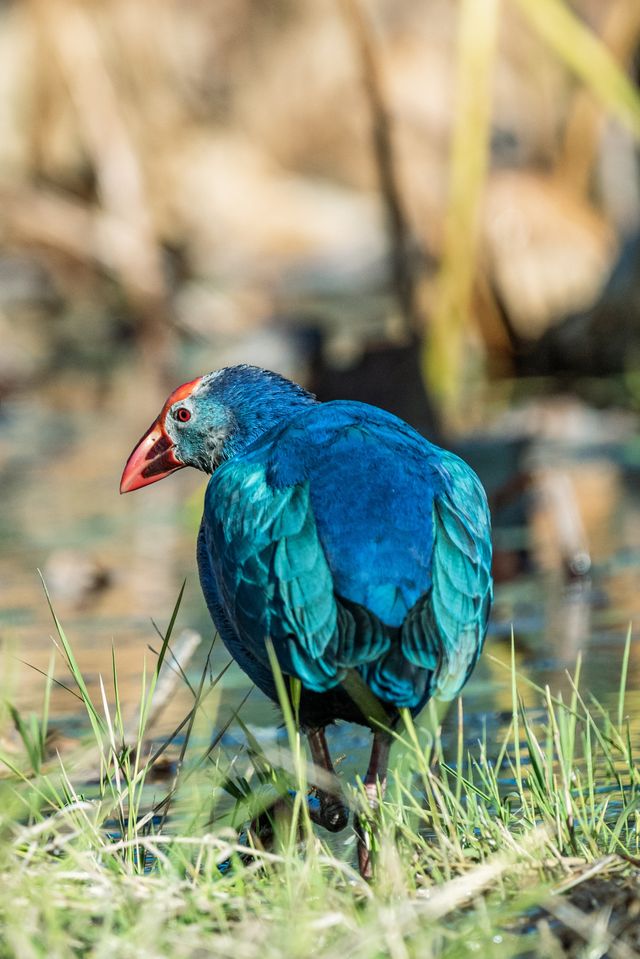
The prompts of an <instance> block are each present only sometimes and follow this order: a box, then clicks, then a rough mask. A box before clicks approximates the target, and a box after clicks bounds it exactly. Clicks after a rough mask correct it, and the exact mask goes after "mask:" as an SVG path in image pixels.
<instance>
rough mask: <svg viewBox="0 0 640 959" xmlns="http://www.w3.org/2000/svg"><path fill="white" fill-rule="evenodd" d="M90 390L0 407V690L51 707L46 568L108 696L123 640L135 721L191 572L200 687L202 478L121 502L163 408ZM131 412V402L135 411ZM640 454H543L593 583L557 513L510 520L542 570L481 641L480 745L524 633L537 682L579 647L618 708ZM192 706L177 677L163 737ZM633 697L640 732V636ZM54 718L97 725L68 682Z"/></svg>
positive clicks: (342, 732)
mask: <svg viewBox="0 0 640 959" xmlns="http://www.w3.org/2000/svg"><path fill="white" fill-rule="evenodd" d="M87 397H88V398H87V402H86V403H85V404H83V407H82V409H80V410H78V408H77V402H76V401H75V400H74V404H73V407H71V405H70V404H69V405H68V404H67V403H66V402H65V398H64V396H62V397H60V396H59V395H57V394H56V395H50V396H45V395H42V396H41V397H40V398H39V400H38V401H33V400H31V401H28V402H27V401H26V400H24V401H22V402H14V403H12V404H10V405H7V406H6V407H4V408H3V412H2V416H1V417H0V483H1V488H2V493H3V497H2V498H3V510H2V513H1V515H0V657H1V660H0V662H1V666H2V675H3V686H4V687H5V689H7V690H8V694H9V696H10V698H11V699H12V700H13V701H14V702H16V703H17V705H18V706H19V707H20V709H21V710H24V711H25V712H29V711H30V710H35V711H39V709H40V704H41V700H42V695H43V689H44V679H43V677H42V675H41V674H40V673H39V672H37V671H36V670H37V669H40V670H46V669H47V668H48V665H49V661H50V657H51V655H52V652H53V651H54V648H55V647H54V645H53V643H52V639H51V636H52V633H53V623H52V619H51V615H50V612H49V610H48V607H47V602H46V599H45V596H44V593H43V590H42V585H41V583H40V580H39V577H38V574H37V569H41V570H42V571H43V574H44V577H45V580H46V581H47V584H48V586H49V589H50V591H51V595H52V601H53V603H54V606H55V609H56V612H57V615H58V617H59V619H60V620H61V621H62V623H63V625H64V628H65V630H66V633H67V635H68V637H69V639H70V641H71V643H72V645H73V648H74V650H75V654H76V658H77V660H78V662H79V664H80V666H81V668H82V669H83V671H84V673H85V676H86V678H87V680H88V684H89V688H90V690H91V691H92V692H93V693H95V694H97V692H98V677H99V676H100V675H102V676H103V677H104V678H105V683H106V686H107V689H108V690H111V689H112V684H111V679H110V676H111V648H112V644H113V647H114V649H115V654H116V660H117V666H118V679H119V687H120V696H121V699H122V703H123V709H124V713H125V716H128V717H130V718H131V720H133V719H134V717H135V712H136V706H137V703H138V701H139V693H140V684H141V674H142V665H143V661H144V660H145V658H146V661H147V668H151V667H152V666H153V663H154V660H155V656H154V654H153V653H152V652H151V651H150V650H149V649H148V647H149V646H152V647H154V648H155V649H157V648H158V647H159V642H160V641H159V639H158V635H157V633H156V631H155V629H154V626H153V624H152V620H154V621H155V623H157V624H158V626H159V627H160V628H161V629H162V628H163V627H164V626H166V624H167V622H168V620H169V617H170V615H171V611H172V608H173V605H174V603H175V600H176V597H177V594H178V591H179V588H180V585H181V583H182V581H183V580H185V579H186V583H187V585H186V590H185V596H184V602H183V604H182V608H181V610H180V614H179V619H178V623H177V632H178V633H179V632H180V630H181V629H184V628H191V629H195V630H197V631H198V632H199V633H201V634H202V637H203V641H202V643H201V646H200V648H199V651H198V653H197V654H196V655H195V656H194V658H193V660H192V661H191V663H190V666H189V669H188V675H189V676H190V677H192V678H193V680H194V681H197V678H198V676H199V674H200V671H201V668H202V663H203V659H204V656H206V652H207V650H208V648H209V645H210V640H211V637H212V634H213V631H212V627H211V625H210V622H209V620H208V616H207V613H206V609H205V607H204V602H203V600H202V597H201V595H200V590H199V586H198V582H197V573H196V567H195V557H194V544H195V536H196V531H197V526H198V521H199V512H200V502H201V499H202V492H203V489H204V480H203V477H201V476H200V475H198V474H196V473H195V472H194V471H190V470H185V471H183V472H181V473H179V474H177V475H176V476H173V477H171V478H170V479H168V480H166V481H164V482H162V483H159V484H157V485H155V486H151V487H149V488H148V489H145V490H142V491H139V492H136V493H134V494H131V495H128V496H126V497H120V496H119V494H118V483H119V478H120V473H121V470H122V466H123V464H124V461H125V459H126V457H127V455H128V453H129V451H130V449H131V447H132V446H133V444H134V443H135V441H136V439H137V438H138V436H139V434H140V433H141V432H142V431H143V429H144V428H145V426H146V425H147V421H148V420H150V419H151V416H152V413H153V406H152V405H151V404H150V405H149V408H146V409H144V410H140V409H139V408H138V407H137V406H136V405H135V404H134V403H133V402H129V399H128V398H127V397H125V398H123V399H122V401H121V403H122V405H121V406H120V408H118V404H115V403H114V402H113V401H109V402H108V403H107V402H103V401H98V400H97V399H96V397H95V395H93V394H91V393H90V392H88V393H87ZM98 399H99V398H98ZM123 409H128V410H129V413H128V416H127V417H126V418H125V417H123V415H122V410H123ZM634 449H635V447H634V444H633V439H632V437H630V438H628V439H625V438H624V437H622V438H618V439H616V440H615V441H612V442H608V443H607V445H606V447H603V446H602V444H601V445H599V446H595V445H593V446H589V445H587V446H585V444H584V442H582V443H581V444H578V445H574V446H573V447H571V446H570V445H569V444H561V445H560V446H558V444H557V443H556V445H555V447H553V446H551V447H549V449H548V450H547V454H548V456H550V457H551V458H552V459H554V458H555V460H556V461H557V460H558V457H560V458H561V459H562V460H563V462H564V464H565V465H566V468H567V470H568V471H569V473H570V474H571V475H572V476H573V477H574V478H575V489H576V491H577V494H576V495H577V497H578V501H579V505H580V510H581V512H582V515H583V519H584V524H585V527H586V531H587V534H588V539H589V544H590V548H591V550H592V555H593V559H594V565H593V568H592V570H591V574H590V576H589V577H588V578H587V579H584V580H581V581H577V582H574V583H569V584H567V583H566V582H565V580H564V578H563V575H562V574H561V572H560V571H559V569H558V568H557V566H558V564H557V563H555V562H554V559H553V555H552V553H553V550H552V549H551V548H550V546H549V542H546V543H545V531H544V528H545V521H544V517H543V515H542V512H541V511H539V510H538V511H537V512H536V514H535V515H534V518H533V525H532V528H531V529H530V530H528V531H525V530H517V529H515V530H511V531H510V534H512V535H513V537H514V538H515V539H518V538H519V539H520V540H521V541H527V542H528V541H535V543H536V547H535V553H534V560H535V562H536V563H537V565H538V570H537V572H534V573H531V574H529V575H526V576H521V577H519V578H518V579H516V580H514V581H512V582H509V583H503V584H499V585H498V587H497V589H496V602H495V609H494V614H493V619H492V625H491V630H490V635H489V639H488V642H487V646H486V652H485V655H484V656H483V657H482V660H481V662H480V664H479V666H478V668H477V669H476V671H475V673H474V675H473V677H472V678H471V680H470V682H469V683H468V685H467V687H466V689H465V693H464V700H463V703H464V714H465V736H466V738H467V739H468V740H469V741H470V742H473V741H474V740H476V739H477V738H479V737H480V736H481V735H482V732H483V730H484V729H486V730H487V732H488V735H489V738H491V737H492V736H493V735H494V733H495V735H496V736H497V734H498V732H499V730H500V728H501V727H502V726H503V725H504V723H505V722H507V721H508V717H509V715H510V711H511V690H510V680H509V674H508V670H507V669H506V668H505V666H506V665H508V663H509V660H510V636H511V629H512V627H513V632H514V637H515V644H516V660H517V665H518V669H519V671H520V672H521V673H522V674H523V676H524V677H527V678H528V679H531V680H533V681H534V682H535V683H537V684H538V685H542V686H544V685H545V684H548V685H549V686H550V688H551V690H552V692H557V691H559V690H562V689H568V682H567V679H566V670H567V669H573V667H574V664H575V661H576V657H577V655H578V653H580V654H581V655H582V657H583V666H582V688H583V689H585V690H587V691H588V692H590V693H592V694H593V695H594V696H595V697H596V698H598V699H599V700H600V701H601V702H603V703H605V704H613V702H614V701H615V700H616V697H617V690H618V682H619V674H620V664H621V658H622V650H623V645H624V640H625V635H626V631H627V626H628V624H629V622H631V621H633V620H634V618H636V617H637V613H638V611H639V609H640V590H639V586H640V495H639V494H638V492H637V489H636V487H637V482H636V473H635V467H634V466H633V462H634V456H633V451H634ZM628 463H631V464H632V465H631V466H628V465H625V464H628ZM534 512H535V511H534ZM547 525H548V524H547ZM547 533H548V530H547ZM501 535H503V536H504V535H505V533H504V531H502V533H501ZM547 539H548V540H549V537H548V536H547ZM552 539H553V537H551V538H550V540H552ZM550 540H549V541H550ZM227 660H228V657H227V655H226V653H225V651H224V649H223V648H222V647H221V645H220V644H219V643H218V644H217V645H216V647H215V648H214V651H213V654H212V671H213V672H214V673H215V672H217V671H218V670H219V669H220V668H222V666H223V665H224V664H225V663H226V662H227ZM26 663H28V664H29V665H25V664H26ZM56 663H57V665H56V672H55V675H56V678H57V679H58V680H60V681H61V682H69V675H68V671H67V670H66V669H65V667H64V664H63V661H62V658H61V656H60V655H59V654H56ZM33 667H35V668H33ZM220 689H221V692H220V695H219V696H217V695H216V696H213V697H211V708H210V712H211V716H212V722H215V724H216V725H217V726H218V727H220V726H221V725H222V724H223V723H224V721H225V720H226V718H227V717H228V716H229V715H230V713H231V711H232V710H233V709H234V708H235V707H236V706H237V705H238V704H239V703H240V701H241V700H242V698H243V697H244V695H245V694H246V692H247V689H248V683H247V680H246V679H245V677H244V676H243V674H242V673H241V672H240V670H239V669H238V668H237V667H236V666H232V667H231V668H230V669H229V671H228V672H227V673H226V674H225V677H224V680H223V682H222V683H221V687H220ZM521 692H522V695H523V698H524V701H525V705H527V706H528V707H530V708H531V709H535V708H537V707H538V706H539V705H540V696H539V694H537V693H536V692H535V691H534V690H532V689H529V688H527V687H526V685H525V684H524V683H523V684H522V688H521ZM191 701H192V700H191V693H190V692H189V691H188V690H187V689H186V688H185V687H184V686H182V685H179V686H178V687H177V688H176V692H175V695H174V696H173V697H172V699H171V700H170V702H169V704H168V705H167V708H166V709H165V711H164V712H163V714H162V716H161V717H160V719H159V721H158V724H157V727H156V728H155V729H154V732H155V733H156V734H157V735H158V736H160V735H161V734H162V732H163V731H166V730H169V729H172V728H173V727H174V726H175V725H176V723H177V722H178V721H179V720H180V719H182V717H183V716H184V715H185V713H186V712H187V710H188V708H189V706H190V704H191ZM626 705H627V711H628V712H629V714H630V715H632V717H633V718H634V723H635V722H637V724H638V725H640V646H639V645H638V644H637V643H635V642H634V643H633V644H632V648H631V659H630V666H629V691H628V694H627V700H626ZM453 712H455V710H454V711H452V713H453ZM51 715H52V717H53V719H52V725H53V726H54V727H55V728H56V730H57V733H58V735H59V737H60V742H61V743H64V742H65V741H67V740H68V739H73V738H75V737H76V736H77V735H78V734H79V733H80V732H81V731H82V730H83V729H84V725H83V724H84V717H83V713H82V707H81V705H80V704H79V703H78V701H77V700H76V699H74V697H73V696H72V695H71V694H70V693H69V692H67V691H66V690H64V689H61V688H59V687H55V688H54V691H53V697H52V704H51ZM242 715H243V717H244V720H245V722H247V723H248V724H250V725H251V726H252V727H255V728H256V729H257V730H259V729H262V730H263V731H264V732H263V735H268V732H267V731H268V730H273V729H274V727H275V725H276V722H277V717H276V712H275V710H274V708H273V706H272V705H271V704H269V703H268V702H266V701H265V700H264V698H263V697H262V696H261V695H260V694H259V693H258V692H257V691H254V692H253V693H252V695H251V696H250V698H249V700H248V701H247V703H246V704H245V705H244V706H243V709H242ZM450 722H453V720H450ZM0 734H1V731H0ZM4 734H5V738H6V737H7V736H8V737H10V735H11V734H10V731H7V730H5V731H4ZM238 739H242V733H241V732H240V731H239V730H238V729H237V728H234V726H233V725H232V726H231V727H230V729H229V731H228V733H227V734H226V741H227V742H233V741H235V740H238ZM331 739H332V741H333V744H334V747H335V748H336V750H337V751H342V752H344V753H345V754H346V760H345V763H344V766H343V768H344V769H345V771H348V772H352V771H353V772H354V771H355V770H356V769H359V770H362V767H363V765H364V764H365V762H366V760H365V752H366V749H367V744H368V735H367V734H366V732H365V731H364V730H359V729H357V728H353V729H351V730H349V729H346V728H344V727H342V728H338V729H336V730H334V731H333V732H332V733H331Z"/></svg>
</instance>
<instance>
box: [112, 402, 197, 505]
mask: <svg viewBox="0 0 640 959" xmlns="http://www.w3.org/2000/svg"><path fill="white" fill-rule="evenodd" d="M173 450H174V447H173V443H172V442H171V440H170V439H169V437H168V436H167V434H166V432H165V429H164V427H163V425H162V423H161V421H160V420H159V419H158V420H156V421H155V423H154V424H153V426H151V427H150V428H149V429H148V430H147V432H146V433H145V434H144V436H143V437H142V439H141V440H140V442H139V443H138V445H137V446H136V448H135V449H134V451H133V453H132V454H131V456H130V457H129V459H128V460H127V465H126V466H125V468H124V473H123V474H122V479H121V480H120V492H121V493H130V492H131V491H132V490H134V489H141V488H142V487H143V486H149V484H150V483H156V482H157V481H158V480H161V479H164V477H165V476H168V475H169V474H170V473H175V471H176V470H179V469H182V467H183V466H184V465H185V464H184V463H181V462H180V460H178V459H176V457H175V455H174V451H173Z"/></svg>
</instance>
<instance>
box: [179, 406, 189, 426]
mask: <svg viewBox="0 0 640 959" xmlns="http://www.w3.org/2000/svg"><path fill="white" fill-rule="evenodd" d="M176 419H177V420H180V422H181V423H187V422H188V421H189V420H190V419H191V411H190V410H188V409H187V408H186V406H180V407H179V408H178V409H177V410H176Z"/></svg>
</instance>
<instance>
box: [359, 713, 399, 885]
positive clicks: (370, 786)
mask: <svg viewBox="0 0 640 959" xmlns="http://www.w3.org/2000/svg"><path fill="white" fill-rule="evenodd" d="M390 749H391V736H390V735H389V733H388V732H385V731H383V730H376V731H375V732H374V734H373V745H372V747H371V757H370V759H369V767H368V769H367V774H366V776H365V777H364V791H365V793H366V796H367V801H368V803H369V806H370V807H371V810H372V812H375V811H376V810H377V808H378V797H379V796H384V791H385V789H386V785H387V764H388V762H389V750H390ZM354 825H355V830H356V836H357V837H358V868H359V869H360V875H361V876H362V878H363V879H371V878H372V877H373V850H372V848H371V839H372V824H371V822H369V823H365V821H364V820H363V817H362V816H360V815H358V816H356V817H355V819H354Z"/></svg>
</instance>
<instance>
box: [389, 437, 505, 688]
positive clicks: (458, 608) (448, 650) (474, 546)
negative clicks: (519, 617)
mask: <svg viewBox="0 0 640 959" xmlns="http://www.w3.org/2000/svg"><path fill="white" fill-rule="evenodd" d="M439 469H440V472H441V475H442V477H443V481H444V482H443V487H442V490H441V491H440V492H439V493H438V495H436V496H435V497H434V503H433V518H434V531H435V536H434V547H433V555H432V565H431V578H432V579H431V589H430V590H429V592H428V593H427V594H425V596H424V597H422V598H421V599H420V600H419V601H418V602H417V603H416V604H415V606H414V607H413V609H412V610H410V612H409V614H408V616H407V618H406V620H405V622H404V624H403V627H402V635H401V643H402V651H403V654H404V656H405V658H406V659H407V660H408V661H409V662H410V663H412V664H413V665H414V666H418V667H422V668H423V669H427V670H429V671H430V673H431V680H430V684H429V695H430V696H436V697H438V698H439V699H444V700H448V699H453V698H454V697H455V696H457V695H458V693H459V692H460V690H461V689H462V687H463V686H464V684H465V682H466V681H467V679H468V677H469V675H470V673H471V670H472V669H473V667H474V666H475V664H476V662H477V660H478V657H479V655H480V653H481V652H482V646H483V643H484V637H485V633H486V628H487V620H488V617H489V611H490V607H491V602H492V598H493V592H492V579H491V535H490V533H491V524H490V518H489V509H488V506H487V500H486V496H485V493H484V490H483V488H482V486H481V484H480V481H479V480H478V478H477V476H476V475H475V473H474V472H473V471H472V470H470V469H469V467H468V466H467V465H466V464H465V463H463V462H462V460H460V459H458V457H456V456H454V455H453V454H451V453H445V452H442V453H441V460H440V466H439Z"/></svg>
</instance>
